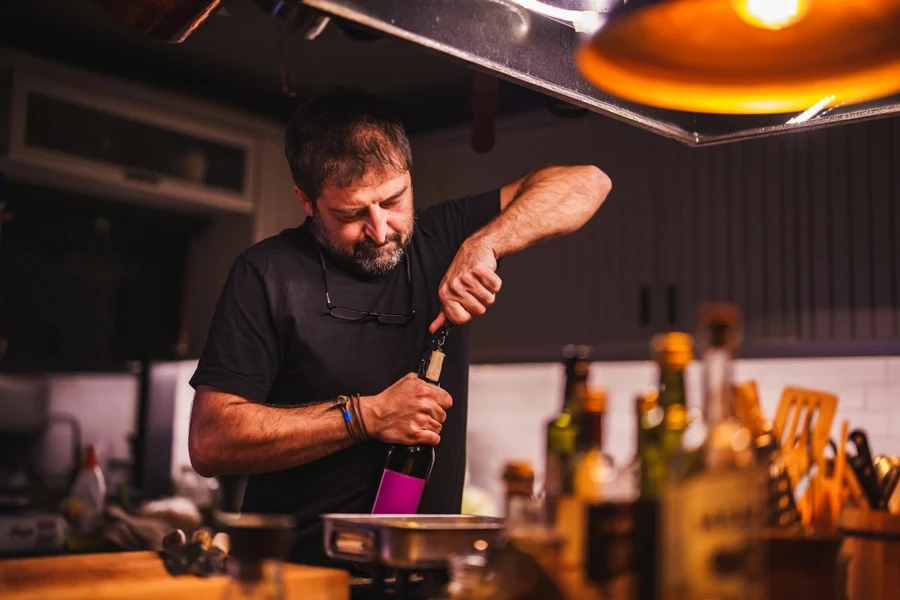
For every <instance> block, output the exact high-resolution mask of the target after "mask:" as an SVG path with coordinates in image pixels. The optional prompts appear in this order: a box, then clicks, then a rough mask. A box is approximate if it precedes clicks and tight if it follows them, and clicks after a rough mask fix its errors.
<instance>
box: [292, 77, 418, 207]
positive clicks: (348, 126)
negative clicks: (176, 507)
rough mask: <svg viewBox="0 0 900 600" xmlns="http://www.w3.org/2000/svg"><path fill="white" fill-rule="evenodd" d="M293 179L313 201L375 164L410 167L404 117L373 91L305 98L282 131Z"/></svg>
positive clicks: (334, 92)
mask: <svg viewBox="0 0 900 600" xmlns="http://www.w3.org/2000/svg"><path fill="white" fill-rule="evenodd" d="M284 154H285V156H286V157H287V161H288V165H289V166H290V168H291V175H292V176H293V179H294V183H295V184H296V185H297V187H298V188H300V190H301V191H302V192H303V193H304V194H306V196H307V197H308V198H309V199H310V200H311V201H313V202H315V201H316V199H318V197H319V194H320V193H321V192H322V189H323V188H324V187H326V186H331V185H333V186H338V187H345V186H348V185H351V184H353V183H354V182H356V181H359V179H360V178H362V177H363V176H364V175H365V174H366V172H368V171H369V170H370V169H372V168H376V169H385V170H389V171H390V170H395V171H405V170H409V169H410V167H412V151H411V150H410V147H409V139H407V137H406V132H405V131H404V129H403V123H402V122H401V121H400V119H399V118H398V117H397V116H396V115H394V114H393V113H391V112H390V111H389V110H388V108H387V107H386V106H385V104H384V103H383V102H381V101H380V100H379V99H378V98H376V97H375V96H374V95H372V94H370V93H368V92H365V91H362V90H355V89H354V90H351V89H349V88H345V87H339V88H335V89H333V90H331V91H329V92H326V93H323V94H320V95H317V96H315V97H313V98H310V99H308V100H306V101H304V102H303V103H301V104H300V105H299V106H298V107H297V110H296V111H295V112H294V116H293V117H292V118H291V122H290V123H289V124H288V126H287V130H286V131H285V134H284Z"/></svg>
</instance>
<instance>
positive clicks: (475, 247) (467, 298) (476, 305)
mask: <svg viewBox="0 0 900 600" xmlns="http://www.w3.org/2000/svg"><path fill="white" fill-rule="evenodd" d="M496 271H497V258H496V257H495V256H494V251H493V250H491V248H490V246H489V245H488V244H486V243H485V242H484V241H482V240H481V239H479V238H469V239H468V240H466V241H465V242H464V243H463V245H462V246H460V248H459V251H458V252H457V253H456V257H455V258H454V259H453V262H452V263H450V268H449V269H447V273H446V274H445V275H444V279H443V280H442V281H441V285H440V287H439V288H438V297H439V298H440V300H441V312H440V314H439V315H438V316H437V318H436V319H435V320H434V321H433V322H432V323H431V326H430V327H429V328H428V330H429V331H430V332H431V333H434V332H435V331H437V330H438V328H440V327H441V325H443V324H444V322H445V321H448V320H449V321H451V322H452V323H453V324H454V325H462V324H463V323H467V322H468V321H470V320H471V319H472V317H473V316H480V315H483V314H484V313H485V312H486V311H487V307H488V306H490V305H491V304H493V303H494V300H495V298H496V295H497V292H499V291H500V285H501V284H502V281H501V280H500V277H499V276H498V275H497V273H496Z"/></svg>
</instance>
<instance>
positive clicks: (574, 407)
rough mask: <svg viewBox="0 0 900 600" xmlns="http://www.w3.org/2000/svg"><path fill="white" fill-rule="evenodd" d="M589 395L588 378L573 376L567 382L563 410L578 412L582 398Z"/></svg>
mask: <svg viewBox="0 0 900 600" xmlns="http://www.w3.org/2000/svg"><path fill="white" fill-rule="evenodd" d="M585 395H587V378H586V377H572V378H570V379H569V380H568V381H567V382H566V391H565V396H564V397H563V407H562V409H563V411H564V412H570V413H577V412H579V410H580V409H581V402H582V399H583V398H584V397H585Z"/></svg>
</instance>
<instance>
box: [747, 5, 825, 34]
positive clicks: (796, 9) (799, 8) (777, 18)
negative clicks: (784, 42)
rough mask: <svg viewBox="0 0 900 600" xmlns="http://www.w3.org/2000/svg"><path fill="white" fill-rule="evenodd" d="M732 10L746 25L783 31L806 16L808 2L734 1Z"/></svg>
mask: <svg viewBox="0 0 900 600" xmlns="http://www.w3.org/2000/svg"><path fill="white" fill-rule="evenodd" d="M734 8H735V10H736V11H737V14H738V15H739V16H740V17H741V19H742V20H743V21H744V22H745V23H747V24H748V25H752V26H753V27H759V28H762V29H784V28H785V27H789V26H791V25H793V24H794V23H796V22H797V21H799V20H801V19H802V18H803V17H804V16H806V13H807V12H808V11H809V0H735V1H734Z"/></svg>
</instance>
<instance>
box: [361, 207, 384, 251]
mask: <svg viewBox="0 0 900 600" xmlns="http://www.w3.org/2000/svg"><path fill="white" fill-rule="evenodd" d="M387 231H388V226H387V219H386V218H385V214H384V212H383V211H382V210H380V209H379V208H377V207H376V208H373V209H372V211H371V212H370V213H369V219H368V222H367V223H366V235H367V236H368V237H369V238H370V239H371V240H372V241H373V242H375V243H376V244H378V245H379V246H381V245H382V244H384V243H385V242H386V241H387Z"/></svg>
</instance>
